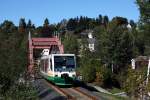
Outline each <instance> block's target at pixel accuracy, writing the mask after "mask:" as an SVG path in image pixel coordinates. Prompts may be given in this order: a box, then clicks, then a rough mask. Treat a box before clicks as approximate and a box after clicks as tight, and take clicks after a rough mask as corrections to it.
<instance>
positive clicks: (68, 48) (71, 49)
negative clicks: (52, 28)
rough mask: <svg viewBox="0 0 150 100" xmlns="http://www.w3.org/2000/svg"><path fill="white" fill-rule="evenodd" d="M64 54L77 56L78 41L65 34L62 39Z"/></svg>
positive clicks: (69, 34)
mask: <svg viewBox="0 0 150 100" xmlns="http://www.w3.org/2000/svg"><path fill="white" fill-rule="evenodd" d="M63 44H64V49H65V50H64V51H65V53H73V54H76V55H78V41H77V37H76V36H75V35H73V34H72V33H66V34H65V37H64V39H63Z"/></svg>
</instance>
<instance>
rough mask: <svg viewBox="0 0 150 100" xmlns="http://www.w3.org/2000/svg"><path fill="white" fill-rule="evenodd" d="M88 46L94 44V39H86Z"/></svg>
mask: <svg viewBox="0 0 150 100" xmlns="http://www.w3.org/2000/svg"><path fill="white" fill-rule="evenodd" d="M87 40H88V43H89V44H95V41H96V39H95V38H89V39H87Z"/></svg>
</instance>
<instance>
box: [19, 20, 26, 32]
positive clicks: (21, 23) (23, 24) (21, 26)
mask: <svg viewBox="0 0 150 100" xmlns="http://www.w3.org/2000/svg"><path fill="white" fill-rule="evenodd" d="M25 31H26V22H25V19H24V18H21V19H20V21H19V32H20V33H24V32H25Z"/></svg>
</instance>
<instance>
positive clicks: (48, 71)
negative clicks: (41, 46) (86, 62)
mask: <svg viewBox="0 0 150 100" xmlns="http://www.w3.org/2000/svg"><path fill="white" fill-rule="evenodd" d="M75 59H76V58H75V55H74V54H50V55H45V56H42V57H41V59H40V73H41V75H42V76H43V77H44V78H45V79H47V80H49V81H51V82H53V83H55V84H56V85H72V84H73V81H74V80H75V78H76V71H75V70H76V60H75Z"/></svg>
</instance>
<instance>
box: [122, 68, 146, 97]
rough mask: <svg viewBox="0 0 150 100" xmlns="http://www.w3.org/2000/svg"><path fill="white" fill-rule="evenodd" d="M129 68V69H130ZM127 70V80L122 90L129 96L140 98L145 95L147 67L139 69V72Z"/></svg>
mask: <svg viewBox="0 0 150 100" xmlns="http://www.w3.org/2000/svg"><path fill="white" fill-rule="evenodd" d="M130 68H131V67H130ZM130 68H129V69H128V73H127V78H126V80H125V83H124V90H125V91H126V92H127V93H128V95H130V96H134V97H140V95H142V94H144V93H146V84H145V82H144V81H145V80H146V69H147V67H143V68H140V69H139V70H133V69H130Z"/></svg>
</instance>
